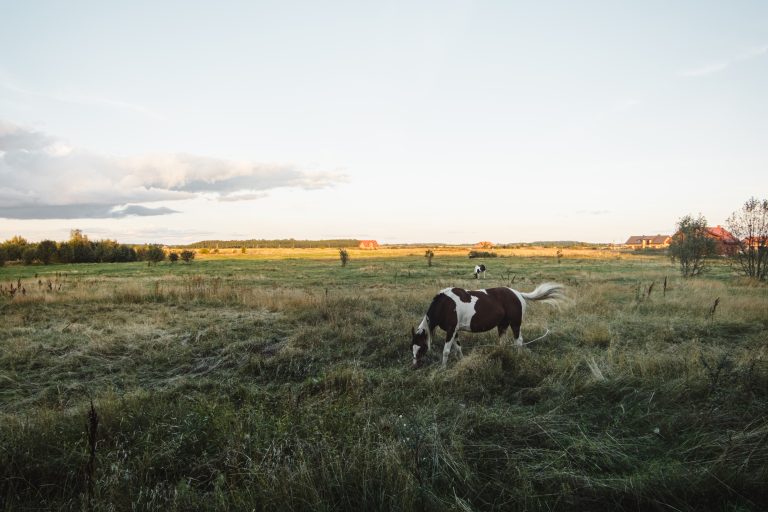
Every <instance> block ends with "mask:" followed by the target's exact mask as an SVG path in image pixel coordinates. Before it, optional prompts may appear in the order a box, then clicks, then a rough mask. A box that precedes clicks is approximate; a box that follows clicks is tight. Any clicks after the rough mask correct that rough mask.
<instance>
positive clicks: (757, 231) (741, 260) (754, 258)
mask: <svg viewBox="0 0 768 512" xmlns="http://www.w3.org/2000/svg"><path fill="white" fill-rule="evenodd" d="M726 224H727V226H728V230H729V231H730V232H731V233H732V234H733V236H735V237H736V238H737V239H738V240H739V250H738V251H737V252H736V254H734V255H733V256H732V260H733V262H734V264H735V265H736V267H737V268H738V269H740V270H741V271H742V272H743V273H744V275H746V276H749V277H752V278H755V279H759V280H761V281H762V280H765V279H766V277H768V199H762V200H760V199H756V198H754V197H752V198H750V199H748V200H747V202H745V203H744V205H743V206H742V207H741V209H740V210H738V211H735V212H733V214H731V216H730V217H728V220H727V222H726Z"/></svg>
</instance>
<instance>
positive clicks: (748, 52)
mask: <svg viewBox="0 0 768 512" xmlns="http://www.w3.org/2000/svg"><path fill="white" fill-rule="evenodd" d="M765 54H768V45H761V46H753V47H751V48H747V49H745V50H742V51H740V52H738V53H737V54H736V55H734V56H732V57H730V58H728V59H721V60H716V61H712V62H709V63H707V64H704V65H702V66H697V67H694V68H687V69H683V70H680V71H679V72H678V73H677V76H679V77H698V76H707V75H712V74H714V73H718V72H720V71H723V70H724V69H727V68H728V67H730V66H732V65H733V64H735V63H737V62H743V61H748V60H752V59H757V58H759V57H762V56H763V55H765Z"/></svg>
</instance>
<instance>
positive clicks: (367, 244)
mask: <svg viewBox="0 0 768 512" xmlns="http://www.w3.org/2000/svg"><path fill="white" fill-rule="evenodd" d="M357 247H358V248H359V249H378V248H379V242H377V241H376V240H360V243H359V244H358V246H357Z"/></svg>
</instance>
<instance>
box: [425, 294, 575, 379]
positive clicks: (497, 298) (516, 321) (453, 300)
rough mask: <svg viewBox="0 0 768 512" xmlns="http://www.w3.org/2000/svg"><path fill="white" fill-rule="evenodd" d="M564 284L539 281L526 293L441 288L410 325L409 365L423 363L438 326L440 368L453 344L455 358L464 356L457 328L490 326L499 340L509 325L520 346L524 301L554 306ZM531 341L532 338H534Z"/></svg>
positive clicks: (474, 329) (478, 329) (560, 299)
mask: <svg viewBox="0 0 768 512" xmlns="http://www.w3.org/2000/svg"><path fill="white" fill-rule="evenodd" d="M565 298H566V296H565V287H564V286H562V285H560V284H556V283H542V284H540V285H539V286H537V287H536V289H535V290H533V291H532V292H529V293H523V292H519V291H517V290H514V289H512V288H506V287H499V288H488V289H485V290H471V291H470V290H464V289H463V288H445V289H444V290H440V292H439V293H438V294H437V295H435V297H434V298H433V299H432V303H431V304H430V305H429V308H428V309H427V314H426V315H424V318H423V319H422V321H421V323H420V324H419V327H418V328H417V329H414V328H413V327H411V346H412V349H413V367H414V368H418V367H420V366H421V365H422V364H423V357H424V355H425V354H426V353H427V351H428V350H431V348H432V336H433V335H434V333H435V329H436V328H437V327H440V328H441V329H442V330H444V331H445V346H444V347H443V365H442V366H443V368H445V366H446V363H447V362H448V356H449V355H450V353H451V348H452V347H453V345H454V342H455V344H456V351H457V353H458V356H459V358H462V357H464V354H463V353H462V351H461V345H460V344H459V341H458V333H459V331H465V332H486V331H490V330H491V329H493V328H494V327H495V328H496V329H497V330H498V332H499V343H501V341H502V337H503V336H504V334H505V333H506V331H507V328H509V327H512V333H513V334H514V336H515V343H516V344H517V347H518V348H520V347H522V346H523V336H522V334H521V333H520V324H522V322H523V316H525V307H526V302H528V301H541V302H543V303H545V304H550V305H552V306H555V307H558V306H559V305H560V303H561V302H563V301H564V300H565ZM534 341H535V340H534Z"/></svg>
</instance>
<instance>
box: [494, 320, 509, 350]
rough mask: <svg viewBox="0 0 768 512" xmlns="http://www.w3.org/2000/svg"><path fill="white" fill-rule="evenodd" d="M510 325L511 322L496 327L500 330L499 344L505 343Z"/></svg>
mask: <svg viewBox="0 0 768 512" xmlns="http://www.w3.org/2000/svg"><path fill="white" fill-rule="evenodd" d="M508 327H509V324H499V326H498V327H497V328H496V329H497V330H498V331H499V345H503V344H504V335H505V334H507V328H508Z"/></svg>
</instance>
